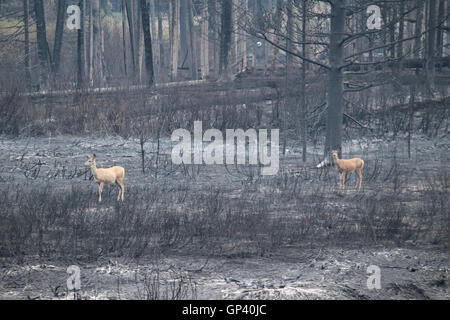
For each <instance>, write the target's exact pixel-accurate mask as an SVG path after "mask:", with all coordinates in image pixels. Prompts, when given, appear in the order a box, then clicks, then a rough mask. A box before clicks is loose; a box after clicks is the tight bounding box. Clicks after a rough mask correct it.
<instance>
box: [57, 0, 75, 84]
mask: <svg viewBox="0 0 450 320" xmlns="http://www.w3.org/2000/svg"><path fill="white" fill-rule="evenodd" d="M80 9H81V7H80ZM65 11H66V1H65V0H59V1H58V10H57V14H56V28H55V44H54V45H53V73H54V74H55V75H57V74H58V72H59V65H60V61H61V47H62V41H63V34H64V17H65V13H66V12H65Z"/></svg>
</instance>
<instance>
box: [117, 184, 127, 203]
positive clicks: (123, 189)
mask: <svg viewBox="0 0 450 320" xmlns="http://www.w3.org/2000/svg"><path fill="white" fill-rule="evenodd" d="M117 184H118V185H119V187H120V191H119V196H118V197H117V200H122V201H123V196H124V194H125V185H124V184H123V181H122V179H120V180H117Z"/></svg>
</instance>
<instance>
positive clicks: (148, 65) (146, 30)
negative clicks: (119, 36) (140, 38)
mask: <svg viewBox="0 0 450 320" xmlns="http://www.w3.org/2000/svg"><path fill="white" fill-rule="evenodd" d="M141 13H142V18H141V20H142V31H143V34H144V44H145V69H146V71H147V78H148V81H147V83H148V85H149V86H152V85H153V82H154V73H153V49H152V37H151V34H150V19H149V15H148V14H149V8H148V5H147V1H146V0H141Z"/></svg>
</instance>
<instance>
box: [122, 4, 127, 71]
mask: <svg viewBox="0 0 450 320" xmlns="http://www.w3.org/2000/svg"><path fill="white" fill-rule="evenodd" d="M126 29H127V27H126V4H125V0H122V47H123V68H124V72H125V77H126V78H128V69H127V42H126V34H127V33H126Z"/></svg>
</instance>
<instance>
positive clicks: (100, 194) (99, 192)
mask: <svg viewBox="0 0 450 320" xmlns="http://www.w3.org/2000/svg"><path fill="white" fill-rule="evenodd" d="M102 191H103V182H100V184H99V185H98V202H102Z"/></svg>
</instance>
